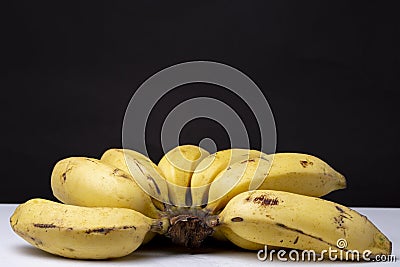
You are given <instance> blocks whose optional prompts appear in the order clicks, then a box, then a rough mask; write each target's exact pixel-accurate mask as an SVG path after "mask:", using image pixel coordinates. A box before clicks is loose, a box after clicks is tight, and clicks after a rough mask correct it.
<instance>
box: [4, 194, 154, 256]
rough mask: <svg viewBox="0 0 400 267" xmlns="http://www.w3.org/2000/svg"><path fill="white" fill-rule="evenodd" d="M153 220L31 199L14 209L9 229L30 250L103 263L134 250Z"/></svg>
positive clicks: (136, 214) (117, 211) (131, 212)
mask: <svg viewBox="0 0 400 267" xmlns="http://www.w3.org/2000/svg"><path fill="white" fill-rule="evenodd" d="M152 223H153V220H152V219H150V218H148V217H146V216H144V215H142V214H141V213H139V212H136V211H134V210H131V209H124V208H93V207H92V208H89V207H78V206H72V205H66V204H60V203H56V202H52V201H49V200H44V199H32V200H29V201H28V202H26V203H24V204H21V205H20V206H18V207H17V209H16V210H15V212H14V214H13V215H12V217H11V219H10V224H11V227H12V229H13V230H14V231H15V233H17V234H18V235H19V236H20V237H22V238H23V239H25V240H26V241H27V242H29V243H30V244H32V245H33V246H35V247H37V248H39V249H42V250H44V251H47V252H49V253H52V254H56V255H60V256H63V257H68V258H78V259H106V258H115V257H122V256H125V255H128V254H129V253H131V252H132V251H134V250H136V249H137V248H138V247H139V246H140V244H141V243H142V242H143V239H144V237H145V235H146V233H147V232H149V231H150V229H151V225H152Z"/></svg>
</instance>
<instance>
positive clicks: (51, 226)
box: [33, 223, 58, 228]
mask: <svg viewBox="0 0 400 267" xmlns="http://www.w3.org/2000/svg"><path fill="white" fill-rule="evenodd" d="M33 226H35V227H37V228H57V227H58V226H56V225H54V224H52V223H34V224H33Z"/></svg>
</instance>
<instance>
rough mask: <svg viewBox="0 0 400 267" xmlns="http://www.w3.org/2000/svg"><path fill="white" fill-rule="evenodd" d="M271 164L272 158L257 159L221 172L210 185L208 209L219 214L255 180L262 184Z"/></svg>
mask: <svg viewBox="0 0 400 267" xmlns="http://www.w3.org/2000/svg"><path fill="white" fill-rule="evenodd" d="M271 163H272V159H271V157H270V156H262V157H255V158H251V159H248V160H244V161H239V162H236V163H233V164H232V165H230V166H229V168H227V169H226V171H224V172H220V173H219V174H218V175H217V177H216V178H215V180H214V181H213V182H212V183H211V185H210V190H209V194H208V201H209V203H208V205H207V207H206V209H207V210H209V211H211V212H214V213H215V212H218V211H219V210H221V209H222V208H223V207H225V206H226V204H227V203H228V202H229V200H231V199H232V198H233V197H234V196H236V195H237V194H239V193H242V192H245V191H248V190H249V187H250V184H251V183H252V181H253V180H255V181H258V184H260V183H261V182H262V181H263V180H264V178H265V177H267V174H268V172H269V169H270V166H271ZM253 183H254V182H253ZM253 189H255V188H253Z"/></svg>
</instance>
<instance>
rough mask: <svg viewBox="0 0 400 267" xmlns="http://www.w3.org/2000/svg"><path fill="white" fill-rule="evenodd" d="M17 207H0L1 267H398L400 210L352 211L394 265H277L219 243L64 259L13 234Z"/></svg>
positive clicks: (165, 245)
mask: <svg viewBox="0 0 400 267" xmlns="http://www.w3.org/2000/svg"><path fill="white" fill-rule="evenodd" d="M15 207H16V205H13V204H0V266H1V267H11V266H21V267H22V266H32V267H35V266H40V267H46V266H68V267H71V266H130V267H132V266H159V267H162V266H168V267H169V266H173V267H176V266H186V267H194V266H206V267H211V266H229V267H233V266H244V267H250V266H275V265H281V266H293V265H296V266H298V265H307V266H310V265H325V266H326V264H328V265H329V266H349V264H350V265H351V266H354V265H357V266H358V265H364V266H375V265H379V266H400V251H399V249H400V247H398V246H397V244H399V242H400V231H399V226H400V209H382V208H355V210H357V211H359V212H360V213H362V214H364V215H366V216H367V217H368V218H369V219H370V220H371V221H372V222H373V223H374V224H375V225H377V226H378V228H379V229H381V230H382V231H383V233H385V234H386V235H387V236H388V237H389V239H390V240H391V241H392V242H393V254H394V255H396V258H397V259H396V262H390V263H389V262H386V263H372V262H364V263H350V262H331V261H324V262H316V263H312V262H280V261H278V259H274V260H273V261H272V262H270V261H268V260H267V261H265V262H263V261H259V260H258V259H257V252H256V251H244V250H242V249H239V248H235V247H233V246H229V245H228V244H219V245H218V246H216V247H212V248H206V249H203V250H202V251H201V252H198V253H191V252H190V251H187V250H185V249H181V248H177V247H175V246H173V245H171V244H169V243H165V242H163V243H162V244H157V243H153V244H149V245H148V246H145V247H143V248H139V249H138V250H136V251H135V252H133V253H132V254H131V255H129V256H126V257H123V258H120V259H115V260H106V261H85V260H72V259H65V258H62V257H58V256H53V255H51V254H49V253H46V252H43V251H41V250H39V249H37V248H35V247H33V246H31V245H30V244H28V243H27V242H25V241H24V240H23V239H21V238H20V237H19V236H17V235H16V234H14V232H13V231H12V230H11V227H10V224H9V218H10V216H11V214H12V213H13V211H14V209H15Z"/></svg>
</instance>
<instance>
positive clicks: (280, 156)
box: [258, 153, 346, 197]
mask: <svg viewBox="0 0 400 267" xmlns="http://www.w3.org/2000/svg"><path fill="white" fill-rule="evenodd" d="M345 187H346V179H345V178H344V176H343V175H342V174H340V173H338V172H337V171H335V170H334V169H333V168H332V167H331V166H329V165H328V164H327V163H326V162H324V161H322V160H321V159H319V158H317V157H315V156H311V155H306V154H300V153H277V154H275V155H274V158H273V162H272V166H271V170H270V172H269V173H268V177H267V178H266V179H265V180H264V181H263V183H262V184H261V185H260V186H259V187H258V189H271V190H279V191H286V192H292V193H297V194H301V195H307V196H313V197H320V196H324V195H326V194H328V193H330V192H332V191H334V190H338V189H343V188H345Z"/></svg>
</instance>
